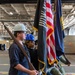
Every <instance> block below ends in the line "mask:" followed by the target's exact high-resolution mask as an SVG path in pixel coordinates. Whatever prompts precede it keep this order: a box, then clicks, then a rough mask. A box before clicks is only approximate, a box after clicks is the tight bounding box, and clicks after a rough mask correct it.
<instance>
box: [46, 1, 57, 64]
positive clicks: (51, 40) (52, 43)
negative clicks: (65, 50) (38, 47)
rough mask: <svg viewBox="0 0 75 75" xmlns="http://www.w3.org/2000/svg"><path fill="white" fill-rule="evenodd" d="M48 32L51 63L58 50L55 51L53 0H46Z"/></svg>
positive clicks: (49, 59) (49, 60)
mask: <svg viewBox="0 0 75 75" xmlns="http://www.w3.org/2000/svg"><path fill="white" fill-rule="evenodd" d="M46 25H47V29H46V33H47V35H46V36H47V39H46V41H47V58H48V63H49V64H50V65H51V64H53V63H54V62H55V61H57V60H56V51H55V37H54V24H53V13H52V6H51V1H50V0H46Z"/></svg>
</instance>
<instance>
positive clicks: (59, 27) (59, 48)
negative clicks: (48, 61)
mask: <svg viewBox="0 0 75 75" xmlns="http://www.w3.org/2000/svg"><path fill="white" fill-rule="evenodd" d="M55 1H56V2H55V3H56V4H55V48H56V55H57V57H59V56H61V55H62V54H64V40H63V38H64V28H63V20H62V8H61V0H55Z"/></svg>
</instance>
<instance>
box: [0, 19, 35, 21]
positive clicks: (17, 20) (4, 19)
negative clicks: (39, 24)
mask: <svg viewBox="0 0 75 75" xmlns="http://www.w3.org/2000/svg"><path fill="white" fill-rule="evenodd" d="M0 22H34V20H26V19H0Z"/></svg>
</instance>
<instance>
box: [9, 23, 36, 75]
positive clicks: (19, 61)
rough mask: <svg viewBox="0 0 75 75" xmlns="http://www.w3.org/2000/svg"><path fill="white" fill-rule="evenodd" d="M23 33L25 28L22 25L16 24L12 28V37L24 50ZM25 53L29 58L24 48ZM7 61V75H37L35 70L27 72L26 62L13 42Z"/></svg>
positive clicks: (27, 65)
mask: <svg viewBox="0 0 75 75" xmlns="http://www.w3.org/2000/svg"><path fill="white" fill-rule="evenodd" d="M25 31H26V27H25V26H24V25H23V24H16V25H15V27H14V36H15V37H16V39H17V40H18V41H19V43H20V44H21V45H22V46H23V47H24V48H25V46H24V45H23V43H22V41H23V40H24V39H25ZM25 51H26V53H27V55H28V57H29V58H30V55H29V52H28V51H27V50H26V48H25ZM9 59H10V69H9V75H37V71H36V70H29V64H28V61H27V59H26V57H25V56H24V54H23V53H22V51H21V50H20V48H19V47H18V45H17V44H16V43H15V41H14V42H13V43H12V44H11V46H10V48H9Z"/></svg>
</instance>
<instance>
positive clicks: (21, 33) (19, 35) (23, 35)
mask: <svg viewBox="0 0 75 75" xmlns="http://www.w3.org/2000/svg"><path fill="white" fill-rule="evenodd" d="M18 37H19V38H20V40H22V41H23V40H24V39H25V32H20V33H18Z"/></svg>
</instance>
